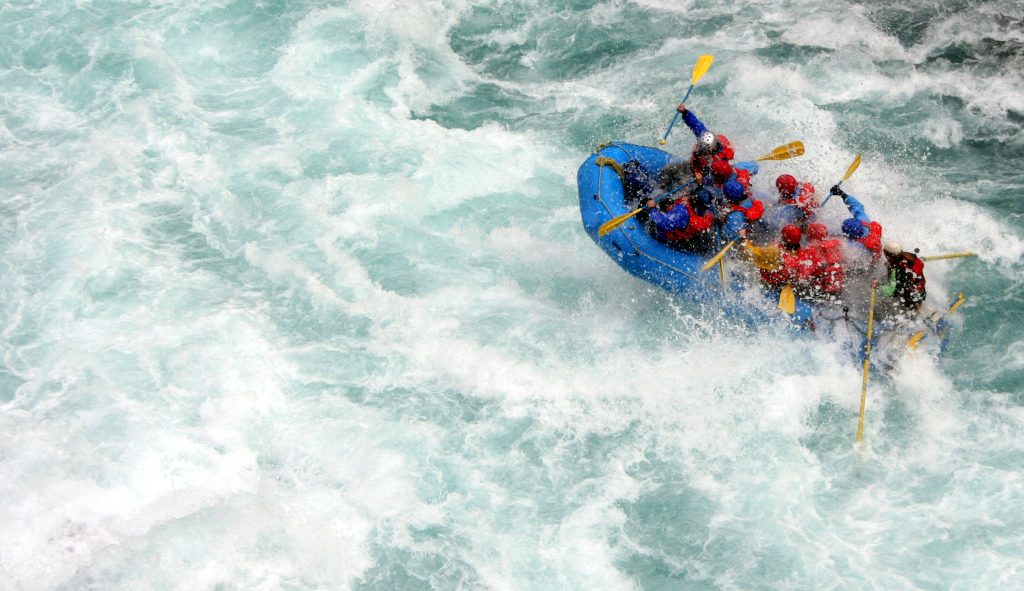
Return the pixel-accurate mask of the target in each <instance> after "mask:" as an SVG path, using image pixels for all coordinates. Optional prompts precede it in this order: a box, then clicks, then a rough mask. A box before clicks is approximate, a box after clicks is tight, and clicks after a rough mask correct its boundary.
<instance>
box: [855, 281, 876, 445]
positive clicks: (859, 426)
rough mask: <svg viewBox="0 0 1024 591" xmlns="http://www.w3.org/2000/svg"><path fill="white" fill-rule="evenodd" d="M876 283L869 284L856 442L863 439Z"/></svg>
mask: <svg viewBox="0 0 1024 591" xmlns="http://www.w3.org/2000/svg"><path fill="white" fill-rule="evenodd" d="M877 294H878V282H877V281H874V282H872V283H871V304H870V305H869V306H868V342H867V346H866V348H865V350H864V379H863V380H861V384H860V419H859V420H858V421H857V441H858V442H859V441H860V440H861V439H863V438H864V407H865V405H866V404H867V400H868V369H870V368H871V333H872V329H874V327H875V298H876V296H877Z"/></svg>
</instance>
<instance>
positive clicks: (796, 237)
mask: <svg viewBox="0 0 1024 591" xmlns="http://www.w3.org/2000/svg"><path fill="white" fill-rule="evenodd" d="M782 242H783V244H789V245H794V246H797V245H799V244H800V226H797V225H796V224H786V225H785V226H783V227H782Z"/></svg>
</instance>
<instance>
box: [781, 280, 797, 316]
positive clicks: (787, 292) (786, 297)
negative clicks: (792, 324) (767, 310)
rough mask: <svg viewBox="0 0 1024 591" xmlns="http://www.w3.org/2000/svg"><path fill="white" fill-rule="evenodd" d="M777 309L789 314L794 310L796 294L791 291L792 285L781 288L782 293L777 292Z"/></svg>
mask: <svg viewBox="0 0 1024 591" xmlns="http://www.w3.org/2000/svg"><path fill="white" fill-rule="evenodd" d="M779 309H780V310H782V311H783V312H785V313H786V314H789V315H790V316H792V315H793V313H794V312H796V294H794V293H793V286H792V285H787V286H786V287H783V288H782V293H780V294H779Z"/></svg>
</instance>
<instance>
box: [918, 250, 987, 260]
mask: <svg viewBox="0 0 1024 591" xmlns="http://www.w3.org/2000/svg"><path fill="white" fill-rule="evenodd" d="M976 256H978V255H977V254H975V253H973V252H954V253H951V254H937V255H933V256H930V257H921V260H922V261H941V260H944V259H959V258H961V257H976Z"/></svg>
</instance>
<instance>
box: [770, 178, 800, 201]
mask: <svg viewBox="0 0 1024 591" xmlns="http://www.w3.org/2000/svg"><path fill="white" fill-rule="evenodd" d="M775 188H776V189H778V190H779V194H780V195H783V196H785V197H789V196H790V195H792V194H793V192H794V191H796V177H794V176H793V175H791V174H780V175H779V178H777V179H775Z"/></svg>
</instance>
